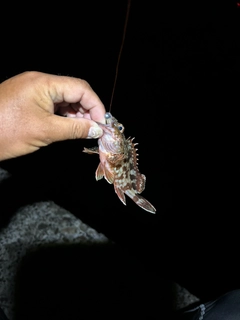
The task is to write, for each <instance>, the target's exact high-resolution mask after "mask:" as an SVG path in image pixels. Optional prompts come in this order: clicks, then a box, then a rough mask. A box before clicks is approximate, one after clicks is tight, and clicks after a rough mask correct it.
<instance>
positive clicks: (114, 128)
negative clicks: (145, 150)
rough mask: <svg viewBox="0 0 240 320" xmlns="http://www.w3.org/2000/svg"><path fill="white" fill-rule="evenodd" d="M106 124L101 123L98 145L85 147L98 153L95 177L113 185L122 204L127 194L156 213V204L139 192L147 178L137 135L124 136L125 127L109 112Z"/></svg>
mask: <svg viewBox="0 0 240 320" xmlns="http://www.w3.org/2000/svg"><path fill="white" fill-rule="evenodd" d="M105 119H106V124H102V123H98V125H99V126H100V127H101V128H102V130H103V135H102V136H101V137H100V138H99V139H98V148H97V147H94V148H84V150H83V152H85V153H88V154H99V158H100V163H99V165H98V167H97V170H96V173H95V176H96V180H100V179H102V178H103V177H104V178H105V179H106V180H107V182H108V183H110V184H113V185H114V190H115V192H116V194H117V195H118V197H119V199H120V200H121V201H122V203H123V204H125V205H126V199H125V194H126V195H127V196H128V197H130V198H131V199H132V200H133V201H134V202H135V203H136V204H137V205H138V206H139V207H141V208H142V209H144V210H146V211H148V212H151V213H155V212H156V209H155V208H154V206H153V205H152V204H151V203H150V202H149V201H148V200H146V199H145V198H144V197H142V196H141V195H140V193H142V191H143V190H144V189H145V183H146V177H145V175H144V174H141V173H140V172H139V169H138V158H137V156H138V154H137V149H136V148H135V146H136V145H137V143H133V140H134V138H130V137H129V138H128V139H126V138H125V135H124V126H123V125H122V124H121V123H119V122H118V120H117V119H116V118H114V117H113V116H112V115H111V113H110V112H107V113H106V114H105Z"/></svg>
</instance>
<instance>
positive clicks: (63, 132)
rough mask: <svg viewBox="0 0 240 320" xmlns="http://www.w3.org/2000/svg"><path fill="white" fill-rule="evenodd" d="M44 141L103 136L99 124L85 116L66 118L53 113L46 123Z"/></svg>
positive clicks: (47, 142)
mask: <svg viewBox="0 0 240 320" xmlns="http://www.w3.org/2000/svg"><path fill="white" fill-rule="evenodd" d="M44 126H45V130H44V131H43V132H44V137H43V139H44V142H45V143H46V144H49V143H52V142H56V141H63V140H68V139H91V138H99V137H100V136H102V134H103V131H102V129H101V128H100V127H99V126H98V124H97V123H96V122H94V121H92V120H88V119H84V118H65V117H61V116H57V115H54V114H52V115H51V116H49V117H48V121H46V120H45V123H44Z"/></svg>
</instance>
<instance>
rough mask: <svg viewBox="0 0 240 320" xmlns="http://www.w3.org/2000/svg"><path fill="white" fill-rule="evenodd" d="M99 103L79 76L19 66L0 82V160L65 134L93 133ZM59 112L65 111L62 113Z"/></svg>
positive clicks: (71, 136) (100, 113) (95, 133)
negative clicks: (19, 69)
mask: <svg viewBox="0 0 240 320" xmlns="http://www.w3.org/2000/svg"><path fill="white" fill-rule="evenodd" d="M105 112H106V111H105V108H104V105H103V104H102V102H101V100H100V99H99V97H98V96H97V94H96V93H95V92H94V91H93V90H92V88H91V87H90V85H89V84H88V83H87V82H86V81H85V80H81V79H77V78H72V77H66V76H58V75H51V74H46V73H41V72H34V71H31V72H24V73H21V74H19V75H17V76H15V77H12V78H10V79H8V80H6V81H4V82H2V83H1V84H0V160H5V159H9V158H13V157H18V156H21V155H25V154H27V153H31V152H33V151H36V150H38V149H39V148H40V147H43V146H47V145H49V144H50V143H53V142H56V141H61V140H67V139H81V138H82V139H84V138H99V137H100V136H101V135H102V134H103V132H102V129H101V128H100V127H99V126H98V124H97V123H96V122H101V123H105V118H104V115H105ZM63 116H65V117H63Z"/></svg>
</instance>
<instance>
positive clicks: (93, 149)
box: [83, 147, 99, 154]
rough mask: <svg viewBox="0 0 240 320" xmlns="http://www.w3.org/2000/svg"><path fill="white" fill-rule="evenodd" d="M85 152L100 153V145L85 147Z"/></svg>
mask: <svg viewBox="0 0 240 320" xmlns="http://www.w3.org/2000/svg"><path fill="white" fill-rule="evenodd" d="M83 152H85V153H88V154H94V153H96V154H99V151H98V147H93V148H84V149H83Z"/></svg>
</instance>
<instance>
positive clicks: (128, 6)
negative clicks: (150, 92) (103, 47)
mask: <svg viewBox="0 0 240 320" xmlns="http://www.w3.org/2000/svg"><path fill="white" fill-rule="evenodd" d="M130 6H131V0H128V3H127V13H126V17H125V23H124V28H123V37H122V43H121V47H120V51H119V54H118V60H117V66H116V72H115V78H114V83H113V89H112V96H111V100H110V105H109V112H110V111H111V108H112V101H113V95H114V92H115V87H116V83H117V77H118V68H119V63H120V58H121V55H122V50H123V45H124V40H125V36H126V31H127V24H128V18H129V12H130Z"/></svg>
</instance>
